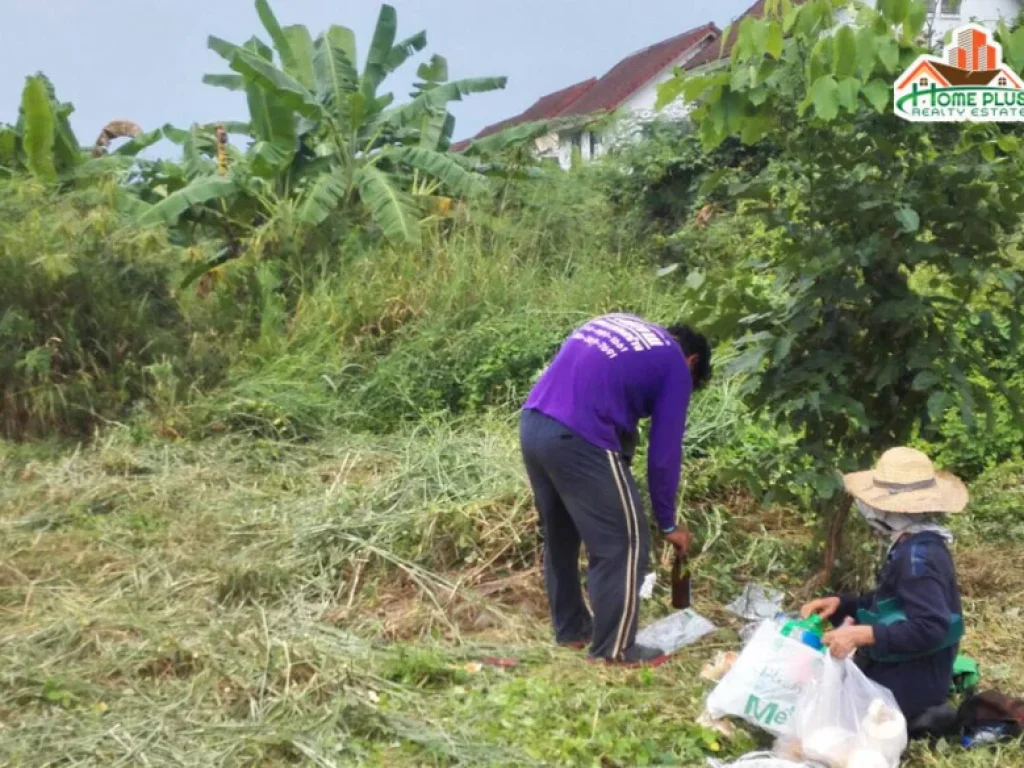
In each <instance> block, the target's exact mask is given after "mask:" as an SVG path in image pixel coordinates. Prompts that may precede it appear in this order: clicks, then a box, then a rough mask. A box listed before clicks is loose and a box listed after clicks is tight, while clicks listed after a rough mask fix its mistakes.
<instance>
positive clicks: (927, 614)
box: [832, 532, 962, 723]
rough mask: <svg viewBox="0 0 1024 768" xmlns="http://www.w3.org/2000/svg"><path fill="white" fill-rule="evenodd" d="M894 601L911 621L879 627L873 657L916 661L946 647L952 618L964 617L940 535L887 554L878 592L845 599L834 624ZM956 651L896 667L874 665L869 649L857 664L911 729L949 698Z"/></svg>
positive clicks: (918, 538)
mask: <svg viewBox="0 0 1024 768" xmlns="http://www.w3.org/2000/svg"><path fill="white" fill-rule="evenodd" d="M891 598H896V599H898V600H899V601H900V603H901V604H902V608H903V611H904V613H905V614H906V616H907V620H906V621H903V622H900V623H898V624H892V625H890V626H877V625H876V626H875V645H874V647H873V649H872V650H873V652H874V654H876V655H877V656H879V657H885V656H889V655H894V654H899V655H903V654H911V655H912V654H918V653H923V652H926V651H928V650H930V649H932V648H935V647H936V646H937V645H941V644H942V642H943V640H945V638H946V633H947V632H948V630H949V624H950V619H949V617H950V615H951V614H955V613H961V614H962V608H961V605H960V589H959V587H958V586H957V581H956V568H955V567H954V565H953V558H952V557H951V556H950V554H949V549H948V548H947V547H946V542H945V541H944V540H943V538H942V537H941V536H940V535H939V534H937V533H932V532H925V533H918V534H914V535H912V536H907V537H906V538H904V539H902V540H900V542H899V543H897V544H896V545H895V546H894V547H893V548H892V549H891V550H890V551H889V557H888V560H887V562H886V564H885V566H884V567H883V568H882V572H881V573H880V574H879V577H878V586H877V588H876V590H875V591H874V592H871V593H869V594H866V595H860V596H857V595H843V596H841V598H840V605H839V610H838V611H837V612H836V614H834V615H833V616H832V623H833V624H834V625H835V626H839V625H840V624H842V623H843V620H844V619H845V618H846V617H847V616H850V617H853V618H854V619H856V618H857V611H858V609H865V610H869V611H876V610H877V609H878V604H879V602H881V601H882V600H888V599H891ZM958 647H959V646H952V647H949V648H944V649H942V650H939V651H936V652H934V653H932V654H930V655H927V656H924V657H922V658H916V659H912V660H910V661H901V662H898V663H883V662H879V661H875V660H874V659H872V658H871V657H870V656H869V654H868V653H866V652H865V651H866V649H861V650H860V651H859V652H858V654H857V663H858V664H859V665H860V667H861V669H863V670H864V673H865V674H866V675H867V676H868V677H869V678H871V679H872V680H874V681H875V682H877V683H879V684H880V685H884V686H885V687H886V688H888V689H889V690H890V691H892V693H893V695H894V696H895V697H896V701H897V703H898V704H899V705H900V709H902V710H903V714H904V716H905V717H906V718H907V722H908V723H909V722H911V721H912V720H914V718H916V717H917V716H918V715H920V714H921V713H922V712H924V711H925V710H926V709H928V708H929V707H933V706H935V705H937V704H942V703H943V702H944V701H946V699H947V698H948V697H949V685H950V682H951V680H952V676H953V662H954V661H955V660H956V656H957V652H958Z"/></svg>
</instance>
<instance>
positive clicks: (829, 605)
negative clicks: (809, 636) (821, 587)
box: [800, 597, 839, 619]
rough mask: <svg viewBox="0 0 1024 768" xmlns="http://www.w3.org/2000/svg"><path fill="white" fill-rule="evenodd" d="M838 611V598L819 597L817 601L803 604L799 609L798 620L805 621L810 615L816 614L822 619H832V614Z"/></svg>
mask: <svg viewBox="0 0 1024 768" xmlns="http://www.w3.org/2000/svg"><path fill="white" fill-rule="evenodd" d="M838 610H839V598H838V597H821V598H818V599H817V600H811V602H809V603H806V604H804V606H803V608H801V609H800V618H802V619H806V618H807V617H808V616H810V615H811V614H812V613H816V614H818V615H819V616H821V618H823V619H830V618H832V614H834V613H835V612H836V611H838Z"/></svg>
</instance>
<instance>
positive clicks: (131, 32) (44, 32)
mask: <svg viewBox="0 0 1024 768" xmlns="http://www.w3.org/2000/svg"><path fill="white" fill-rule="evenodd" d="M272 2H273V0H272ZM751 2H752V0H630V2H625V1H624V0H586V1H585V2H583V1H581V0H519V2H514V3H513V2H498V1H497V0H392V5H394V6H395V7H396V8H397V10H398V34H399V38H404V37H407V36H409V35H411V34H413V33H415V32H418V31H419V30H421V29H425V30H426V31H427V39H428V46H427V49H426V50H425V51H424V52H423V53H422V54H421V55H420V57H419V58H418V59H417V60H416V61H417V62H418V61H419V60H424V59H426V58H428V56H429V54H432V53H439V54H442V55H444V56H446V57H447V58H448V62H449V69H450V73H451V75H452V77H456V78H460V77H476V76H483V75H507V76H508V78H509V82H508V86H507V87H506V89H505V90H504V91H498V92H496V93H490V94H480V95H475V96H470V97H469V98H467V99H466V101H464V102H462V103H461V104H456V105H454V106H453V109H452V111H453V112H454V113H455V115H456V117H457V118H458V124H457V127H456V131H455V133H456V138H463V137H465V136H468V135H472V134H473V133H475V132H476V131H478V130H479V129H480V128H482V127H483V126H485V125H487V124H489V123H492V122H495V121H497V120H501V119H504V118H505V117H509V116H511V115H514V114H516V113H518V112H520V111H521V110H522V109H524V108H525V107H526V106H528V105H529V104H531V103H532V102H533V101H535V100H536V99H537V98H538V97H540V96H542V95H544V94H546V93H550V92H552V91H555V90H558V89H560V88H563V87H565V86H567V85H571V84H572V83H575V82H577V81H579V80H584V79H586V78H588V77H593V76H598V75H601V74H603V73H604V72H605V71H607V70H608V69H609V68H610V67H611V66H612V65H613V64H615V63H616V62H617V61H618V60H619V59H621V58H623V57H625V56H627V55H628V54H630V53H632V52H633V51H635V50H637V49H640V48H643V47H645V46H647V45H650V44H652V43H655V42H658V41H660V40H663V39H665V38H668V37H672V36H673V35H676V34H679V33H680V32H683V31H685V30H687V29H690V28H692V27H695V26H699V25H701V24H705V23H707V22H709V21H713V22H715V23H717V24H718V25H719V26H720V27H723V28H724V26H725V25H726V24H728V23H729V22H730V21H732V19H733V18H735V17H736V16H738V15H739V14H740V13H742V12H743V11H744V10H745V9H746V8H747V7H748V6H749V5H750V4H751ZM0 4H2V6H3V7H4V17H3V22H2V23H0V122H13V121H14V120H15V119H16V118H17V110H18V102H19V100H20V94H21V89H22V87H23V85H24V78H25V76H26V75H29V74H32V73H34V72H37V71H43V72H45V73H46V74H47V75H49V76H50V78H51V79H52V80H53V81H54V84H55V86H56V88H57V95H58V96H59V97H60V98H61V99H62V100H63V101H71V102H74V104H75V107H76V111H75V114H74V115H73V117H72V124H73V127H74V129H75V132H76V133H77V134H78V138H79V140H80V141H81V142H82V143H83V144H91V143H92V141H93V140H94V139H95V137H96V136H97V135H98V134H99V132H100V129H101V128H102V127H103V125H105V124H106V123H107V122H108V121H109V120H113V119H119V118H124V119H130V120H134V121H135V122H137V123H139V124H140V125H141V126H142V127H143V128H144V129H146V130H151V129H153V128H157V127H159V126H161V125H163V124H164V123H168V122H169V123H173V124H175V125H179V126H187V125H189V124H190V123H194V122H211V121H214V120H232V119H243V118H244V117H245V115H246V110H245V102H244V97H242V96H240V95H239V94H234V93H231V92H228V91H224V90H222V89H218V88H212V87H210V86H206V85H203V83H202V82H201V78H202V76H203V74H204V73H206V72H219V71H225V70H226V67H225V66H224V62H222V60H221V59H220V58H219V57H218V56H217V55H216V54H214V53H212V52H211V51H209V50H207V48H206V37H207V35H210V34H213V35H217V36H218V37H222V38H225V39H227V40H230V41H231V42H236V43H241V42H243V41H244V40H245V39H247V38H248V37H250V36H251V35H252V34H254V33H259V34H260V35H261V36H262V37H263V38H264V39H267V36H266V34H265V33H264V32H263V31H262V29H261V27H260V24H259V19H258V18H257V16H256V11H255V10H254V7H253V2H252V0H92V1H91V2H87V0H0ZM273 6H274V9H275V11H276V13H277V16H278V18H279V19H280V20H281V23H282V24H305V25H306V26H308V27H309V29H310V31H311V32H312V33H313V35H314V36H316V34H317V33H319V32H320V31H321V30H323V29H325V28H326V27H327V26H328V25H330V24H342V25H344V26H347V27H351V28H352V29H354V30H355V32H356V38H357V40H358V45H359V57H360V59H363V57H365V54H366V48H367V46H368V45H369V40H370V37H371V35H372V32H373V27H374V22H375V21H376V17H377V12H378V9H379V7H380V4H379V2H376V1H375V0H277V2H273ZM416 66H417V65H416V64H415V63H412V62H407V63H406V65H405V66H404V67H403V68H402V69H401V70H399V72H398V73H396V75H394V76H392V79H391V80H389V81H388V82H387V83H386V89H387V90H393V91H395V95H396V96H397V97H399V98H402V97H404V96H405V94H406V93H407V92H408V88H409V85H410V84H411V82H412V80H413V78H414V76H415V72H416ZM361 68H362V65H361V62H360V69H361Z"/></svg>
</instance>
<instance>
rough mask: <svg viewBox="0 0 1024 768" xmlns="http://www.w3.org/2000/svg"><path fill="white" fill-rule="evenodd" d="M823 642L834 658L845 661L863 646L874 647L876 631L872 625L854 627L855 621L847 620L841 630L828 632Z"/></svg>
mask: <svg viewBox="0 0 1024 768" xmlns="http://www.w3.org/2000/svg"><path fill="white" fill-rule="evenodd" d="M822 642H823V643H825V645H827V646H828V650H829V652H830V653H831V654H832V658H835V659H845V658H846V657H847V656H849V655H850V654H851V653H853V652H854V651H856V650H857V649H858V648H860V647H862V646H865V645H874V642H875V630H874V629H873V628H872V627H871V626H870V625H860V626H857V625H854V624H853V619H847V620H846V622H845V623H844V624H843V626H841V627H840V628H839V629H833V630H832V631H831V632H826V633H825V637H823V638H822Z"/></svg>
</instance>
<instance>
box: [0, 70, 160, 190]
mask: <svg viewBox="0 0 1024 768" xmlns="http://www.w3.org/2000/svg"><path fill="white" fill-rule="evenodd" d="M74 111H75V108H74V105H73V104H70V103H66V102H61V101H59V100H58V99H57V94H56V91H55V89H54V87H53V83H51V82H50V80H49V78H47V77H46V75H44V74H42V73H41V72H40V73H38V74H36V75H33V76H31V77H28V78H26V79H25V87H24V90H23V91H22V97H21V104H20V105H19V110H18V121H17V123H16V124H15V125H4V124H3V123H0V172H3V173H4V174H5V175H8V176H10V175H13V174H17V173H28V174H30V175H31V176H33V177H34V178H35V179H37V180H38V181H41V182H44V183H47V184H53V183H56V182H58V181H59V182H61V183H62V184H63V185H65V186H69V185H71V184H73V183H74V182H89V181H91V180H93V179H100V180H101V181H102V180H104V179H106V178H108V177H109V175H110V173H111V171H127V170H129V169H130V168H131V166H132V165H133V158H134V157H135V156H136V155H137V154H138V153H139V152H141V151H142V150H144V149H146V148H147V147H149V146H151V145H153V144H154V143H156V141H158V140H159V139H160V134H159V132H151V133H148V134H142V135H140V136H137V137H135V138H134V139H132V140H130V141H127V142H125V143H124V144H123V145H122V146H120V147H118V149H117V151H116V152H115V153H114V154H113V155H111V156H108V157H100V158H89V157H88V155H87V154H86V153H85V152H84V151H83V150H82V147H81V146H80V145H79V143H78V139H77V138H76V137H75V134H74V131H72V130H71V122H70V120H69V118H70V116H71V114H72V113H73V112H74Z"/></svg>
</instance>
